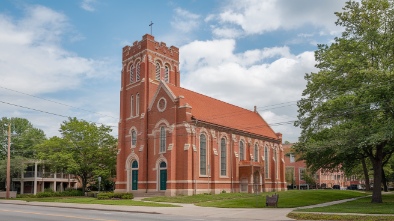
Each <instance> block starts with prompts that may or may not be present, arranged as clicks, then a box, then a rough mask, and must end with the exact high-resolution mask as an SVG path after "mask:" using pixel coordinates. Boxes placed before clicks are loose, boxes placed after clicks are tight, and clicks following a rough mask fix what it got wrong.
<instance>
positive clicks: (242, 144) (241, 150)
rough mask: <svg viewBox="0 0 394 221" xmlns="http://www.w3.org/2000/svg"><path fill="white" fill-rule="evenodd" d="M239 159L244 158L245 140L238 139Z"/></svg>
mask: <svg viewBox="0 0 394 221" xmlns="http://www.w3.org/2000/svg"><path fill="white" fill-rule="evenodd" d="M239 160H245V142H244V141H243V140H240V141H239Z"/></svg>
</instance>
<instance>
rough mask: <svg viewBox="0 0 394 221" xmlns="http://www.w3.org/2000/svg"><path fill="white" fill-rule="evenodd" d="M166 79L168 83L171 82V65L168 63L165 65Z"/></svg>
mask: <svg viewBox="0 0 394 221" xmlns="http://www.w3.org/2000/svg"><path fill="white" fill-rule="evenodd" d="M164 81H165V82H166V83H169V82H170V67H169V66H168V65H165V66H164Z"/></svg>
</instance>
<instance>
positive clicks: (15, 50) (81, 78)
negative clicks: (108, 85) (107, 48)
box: [0, 6, 118, 136]
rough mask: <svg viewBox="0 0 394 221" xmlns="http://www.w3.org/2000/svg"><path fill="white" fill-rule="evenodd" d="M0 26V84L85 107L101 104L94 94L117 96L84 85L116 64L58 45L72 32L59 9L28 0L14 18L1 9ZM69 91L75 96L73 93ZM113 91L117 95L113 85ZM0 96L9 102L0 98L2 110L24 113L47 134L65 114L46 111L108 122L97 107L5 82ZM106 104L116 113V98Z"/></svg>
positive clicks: (15, 114)
mask: <svg viewBox="0 0 394 221" xmlns="http://www.w3.org/2000/svg"><path fill="white" fill-rule="evenodd" d="M0 30H2V31H1V32H0V48H1V50H0V86H2V87H6V88H9V89H12V90H15V91H19V92H23V93H27V94H31V95H34V96H44V94H45V96H44V97H59V98H58V99H55V98H53V99H52V100H55V101H57V102H60V103H65V104H69V105H71V104H72V106H74V107H85V108H84V109H89V110H95V108H97V106H99V105H101V104H100V103H99V102H98V103H92V101H95V100H99V99H97V97H100V100H102V101H108V100H112V101H111V102H112V103H113V101H117V99H114V97H113V95H112V94H107V93H105V92H100V90H95V92H94V93H89V90H88V89H87V87H88V86H89V84H93V83H92V82H94V83H96V84H98V83H97V82H98V81H100V80H102V79H107V80H108V79H111V80H113V78H114V77H118V75H116V74H114V70H116V68H113V67H112V64H113V62H112V61H111V60H108V59H101V60H95V59H91V58H86V57H82V56H79V55H77V54H75V53H73V52H70V51H68V50H66V49H64V48H63V47H62V40H63V38H64V37H65V36H67V37H69V35H72V34H73V32H74V30H73V29H72V26H71V25H70V24H69V23H68V18H67V17H66V16H65V15H64V14H62V13H59V12H56V11H54V10H51V9H49V8H46V7H43V6H29V7H26V9H25V11H24V16H22V17H20V18H19V19H13V18H12V17H9V16H6V15H4V14H0ZM87 82H89V83H87ZM100 89H101V88H100ZM73 93H78V96H77V97H72V94H73ZM103 93H104V94H103ZM113 94H114V95H115V96H116V97H115V98H117V97H118V93H116V91H114V93H113ZM107 99H108V100H107ZM0 101H3V102H7V103H8V104H5V103H1V104H0V105H1V110H2V111H1V112H2V113H1V114H2V116H7V117H23V118H27V119H28V120H29V121H31V122H32V123H33V124H34V125H35V126H36V127H39V128H41V129H43V130H44V131H45V132H46V133H47V135H49V136H53V135H56V133H57V131H58V129H59V125H60V123H61V122H62V121H63V120H66V118H64V117H59V116H54V115H51V114H49V113H56V114H60V115H64V116H76V117H79V118H82V119H87V120H92V121H95V120H96V119H99V120H100V122H109V119H107V118H103V119H101V118H99V117H100V115H99V114H96V113H89V114H86V113H84V111H76V109H75V108H71V107H67V106H62V105H59V104H56V103H53V102H46V101H43V100H39V99H35V98H34V97H31V96H30V97H29V96H27V95H24V94H21V93H16V92H12V91H10V90H6V89H4V88H0ZM12 104H15V105H19V106H13V105H12ZM87 104H89V107H86V106H87ZM107 104H108V103H107ZM21 106H23V107H27V108H30V109H27V108H23V107H21ZM110 106H111V105H106V107H104V108H102V109H101V110H103V111H107V112H112V111H114V113H115V114H113V115H115V116H117V113H118V111H117V108H118V104H117V103H115V104H114V106H115V107H114V108H113V107H110ZM111 108H112V109H111ZM32 109H35V110H32ZM37 110H41V111H46V112H48V113H42V112H39V111H37ZM55 122H58V123H55ZM116 122H117V120H116V119H113V120H112V124H114V123H115V124H116Z"/></svg>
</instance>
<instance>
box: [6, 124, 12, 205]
mask: <svg viewBox="0 0 394 221" xmlns="http://www.w3.org/2000/svg"><path fill="white" fill-rule="evenodd" d="M10 149H11V122H10V123H8V150H7V190H6V193H5V198H6V199H9V198H10V186H11V180H10V179H11V165H10V162H11V156H10V154H11V151H10Z"/></svg>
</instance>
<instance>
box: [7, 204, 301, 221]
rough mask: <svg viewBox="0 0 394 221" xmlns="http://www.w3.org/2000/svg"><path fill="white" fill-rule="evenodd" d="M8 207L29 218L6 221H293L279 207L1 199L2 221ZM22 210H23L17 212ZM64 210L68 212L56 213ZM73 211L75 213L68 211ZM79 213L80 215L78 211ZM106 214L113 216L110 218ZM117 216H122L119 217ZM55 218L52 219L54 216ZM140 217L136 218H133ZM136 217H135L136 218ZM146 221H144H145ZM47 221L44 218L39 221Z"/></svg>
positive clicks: (287, 211) (286, 211)
mask: <svg viewBox="0 0 394 221" xmlns="http://www.w3.org/2000/svg"><path fill="white" fill-rule="evenodd" d="M6 206H12V207H11V208H10V209H11V210H13V213H15V214H19V215H21V214H25V215H26V216H27V217H29V219H23V218H18V217H16V215H15V214H14V215H13V216H15V217H14V218H12V219H6V220H17V219H16V218H18V219H19V220H33V219H30V218H34V217H35V214H34V212H37V213H42V214H41V215H42V216H43V217H49V218H48V219H46V220H59V221H60V220H61V219H60V218H62V219H64V220H70V219H68V217H66V216H67V215H70V214H71V215H74V214H77V215H76V216H78V214H82V215H84V214H85V213H84V212H87V211H89V213H92V214H97V213H98V214H100V215H99V216H98V217H96V218H102V220H111V219H112V220H125V219H123V218H124V217H123V214H129V215H128V216H127V220H144V219H145V220H227V221H229V220H292V219H290V218H287V217H286V215H287V214H288V213H289V212H291V211H292V210H293V209H280V208H260V209H227V208H213V207H198V206H195V205H191V204H182V207H145V206H113V205H97V204H74V203H44V202H24V201H19V200H0V213H1V215H0V220H1V221H2V220H3V219H2V217H5V215H10V213H11V212H8V211H6V209H5V208H6ZM17 208H23V209H24V210H17ZM50 208H52V209H56V210H55V212H54V214H60V215H59V216H52V215H51V214H52V211H50V212H48V214H49V215H48V214H44V213H45V211H46V210H49V209H50ZM58 209H59V210H61V209H63V210H64V211H66V212H64V211H63V212H62V211H57V210H58ZM40 211H41V212H40ZM67 211H73V212H67ZM77 211H80V212H77ZM105 213H110V215H109V216H108V217H109V218H110V219H107V218H108V217H107V216H106V214H105ZM115 214H116V215H117V216H119V217H116V216H115ZM3 215H4V216H3ZM51 216H52V217H51ZM134 216H137V217H134ZM133 217H134V218H133ZM89 218H90V219H91V220H95V219H96V218H95V217H94V216H93V215H92V217H91V216H90V215H87V216H81V217H79V216H78V217H76V218H74V220H75V219H77V220H84V219H85V220H87V219H89ZM143 218H144V219H143ZM36 220H45V219H36Z"/></svg>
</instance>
